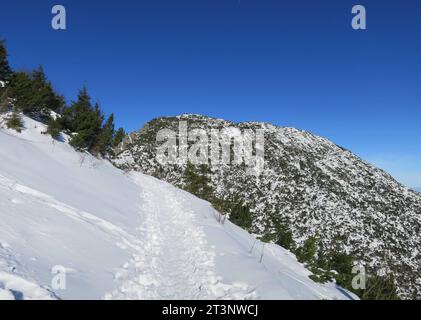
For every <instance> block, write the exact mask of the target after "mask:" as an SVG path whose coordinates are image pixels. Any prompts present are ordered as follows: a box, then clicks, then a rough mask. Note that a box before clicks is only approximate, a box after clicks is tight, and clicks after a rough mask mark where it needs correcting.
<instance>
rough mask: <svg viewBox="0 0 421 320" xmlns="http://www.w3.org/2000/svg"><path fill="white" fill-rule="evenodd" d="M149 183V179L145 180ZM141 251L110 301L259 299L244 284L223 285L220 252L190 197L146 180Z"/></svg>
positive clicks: (121, 274) (120, 276) (119, 276)
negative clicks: (191, 206) (199, 220)
mask: <svg viewBox="0 0 421 320" xmlns="http://www.w3.org/2000/svg"><path fill="white" fill-rule="evenodd" d="M145 180H146V181H145ZM142 189H143V191H142V194H141V201H140V204H139V209H140V212H144V213H145V214H144V223H143V224H142V226H141V227H139V228H138V231H139V232H140V234H141V235H140V237H139V238H140V239H143V243H142V244H141V245H140V248H141V249H140V250H139V252H138V253H136V254H134V255H133V259H132V260H131V261H130V262H129V263H127V264H126V265H125V266H124V268H123V270H121V272H119V273H118V274H116V278H117V279H118V280H120V281H121V282H122V284H121V285H120V287H119V288H118V289H117V290H115V291H113V292H111V293H108V294H106V295H105V296H104V298H105V299H255V298H257V297H258V296H257V294H256V293H255V291H254V289H253V288H251V287H249V286H247V285H244V284H232V285H229V284H224V283H222V282H221V277H218V276H217V275H216V274H215V271H214V266H215V263H214V258H215V253H214V252H213V251H212V249H211V248H210V247H209V245H208V243H207V241H206V236H205V234H204V232H203V230H202V229H201V227H200V226H198V225H197V223H194V220H195V215H194V213H193V212H192V211H191V210H190V209H188V208H189V206H188V205H187V203H188V201H189V198H188V196H187V194H184V193H180V191H179V190H176V189H175V188H174V187H172V186H170V185H168V184H166V183H162V182H159V181H157V180H155V179H154V178H148V179H145V178H143V179H142Z"/></svg>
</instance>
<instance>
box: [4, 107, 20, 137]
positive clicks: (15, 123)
mask: <svg viewBox="0 0 421 320" xmlns="http://www.w3.org/2000/svg"><path fill="white" fill-rule="evenodd" d="M6 127H7V128H9V129H13V130H16V131H17V132H19V133H20V132H21V131H22V129H23V127H24V125H23V121H22V118H21V116H20V115H19V114H18V113H16V112H13V113H12V115H11V116H10V117H8V118H7V119H6Z"/></svg>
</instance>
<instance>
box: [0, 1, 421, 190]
mask: <svg viewBox="0 0 421 320" xmlns="http://www.w3.org/2000/svg"><path fill="white" fill-rule="evenodd" d="M54 4H62V5H64V6H65V7H66V9H67V24H68V29H67V30H66V31H54V30H52V28H51V26H50V22H51V18H52V14H51V13H50V12H51V8H52V6H53V5H54ZM355 4H363V5H365V6H366V9H367V27H368V29H367V30H366V31H355V30H353V29H352V28H351V24H350V22H351V18H352V16H351V8H352V6H353V5H355ZM0 9H1V11H0V38H5V39H6V40H7V44H8V48H9V51H10V55H11V57H10V61H11V64H12V66H13V67H14V68H15V69H32V68H34V67H36V66H37V65H39V64H42V65H43V66H44V69H45V70H46V72H47V74H48V76H49V77H50V79H51V80H52V81H53V82H54V84H55V87H56V88H57V89H58V90H59V91H60V92H61V93H63V94H64V95H65V96H66V98H67V100H72V99H74V98H75V97H76V94H77V90H78V88H80V87H81V85H82V84H83V82H84V81H86V83H87V86H88V89H89V92H90V93H91V96H92V97H93V99H94V100H97V101H99V102H100V103H101V105H102V108H103V109H104V110H105V112H106V113H110V112H114V113H115V115H116V122H117V125H121V126H123V127H124V128H125V129H126V130H129V131H130V130H136V129H138V128H139V127H141V125H142V124H143V123H145V122H146V121H148V120H150V119H151V118H153V117H157V116H162V115H176V114H180V113H186V112H188V113H201V114H205V115H210V116H216V117H222V118H226V119H229V120H234V121H244V120H255V121H268V122H272V123H274V124H277V125H287V126H294V127H298V128H301V129H305V130H308V131H311V132H314V133H316V134H319V135H322V136H325V137H327V138H329V139H331V140H333V141H334V142H335V143H337V144H339V145H342V146H344V147H346V148H348V149H350V150H352V151H353V152H355V153H356V154H358V155H360V156H361V157H363V158H364V159H366V160H368V161H370V162H373V163H375V164H377V165H378V166H380V167H382V168H384V169H386V170H387V171H389V172H390V173H392V174H393V175H394V176H395V177H396V178H398V179H399V180H400V181H402V182H403V183H405V184H407V185H409V186H412V187H421V142H420V141H421V2H420V1H419V0H402V1H389V0H382V1H378V0H368V1H359V0H358V1H357V0H353V1H348V0H308V1H303V0H288V1H281V0H273V1H268V0H194V1H193V0H192V1H185V0H167V1H162V0H149V1H134V0H132V1H130V0H119V1H115V0H107V1H94V0H89V1H82V0H71V1H70V0H69V1H67V0H56V1H49V0H13V1H2V3H1V5H0Z"/></svg>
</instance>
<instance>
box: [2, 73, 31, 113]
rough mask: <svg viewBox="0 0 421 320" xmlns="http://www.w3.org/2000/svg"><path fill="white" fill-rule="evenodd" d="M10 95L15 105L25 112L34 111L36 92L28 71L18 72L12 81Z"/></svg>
mask: <svg viewBox="0 0 421 320" xmlns="http://www.w3.org/2000/svg"><path fill="white" fill-rule="evenodd" d="M9 95H10V97H11V98H12V99H13V104H14V106H15V107H16V108H17V109H18V110H20V111H22V112H23V113H25V114H29V113H31V112H33V111H34V110H35V109H36V108H35V107H34V102H35V99H34V94H33V87H32V80H31V77H30V75H29V74H28V73H26V72H16V73H14V74H13V76H12V79H11V81H10V92H9Z"/></svg>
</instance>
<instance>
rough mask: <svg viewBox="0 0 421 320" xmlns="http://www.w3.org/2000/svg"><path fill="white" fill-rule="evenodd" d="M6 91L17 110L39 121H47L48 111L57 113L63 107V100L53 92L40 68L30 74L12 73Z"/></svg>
mask: <svg viewBox="0 0 421 320" xmlns="http://www.w3.org/2000/svg"><path fill="white" fill-rule="evenodd" d="M8 89H9V93H8V95H9V96H10V97H11V98H12V99H13V101H14V106H15V107H16V108H17V109H18V110H20V111H22V112H23V113H25V114H27V115H30V116H32V117H35V118H37V119H39V120H41V121H47V120H48V119H49V117H50V110H53V111H56V112H58V111H60V110H61V109H62V108H63V106H64V98H63V97H62V96H60V95H58V94H57V93H56V92H55V91H54V89H53V87H52V84H51V82H50V81H48V80H47V78H46V76H45V73H44V70H43V69H42V67H39V68H38V69H37V70H35V71H34V72H32V73H27V72H17V73H14V74H13V76H12V78H11V81H10V86H9V88H8Z"/></svg>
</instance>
